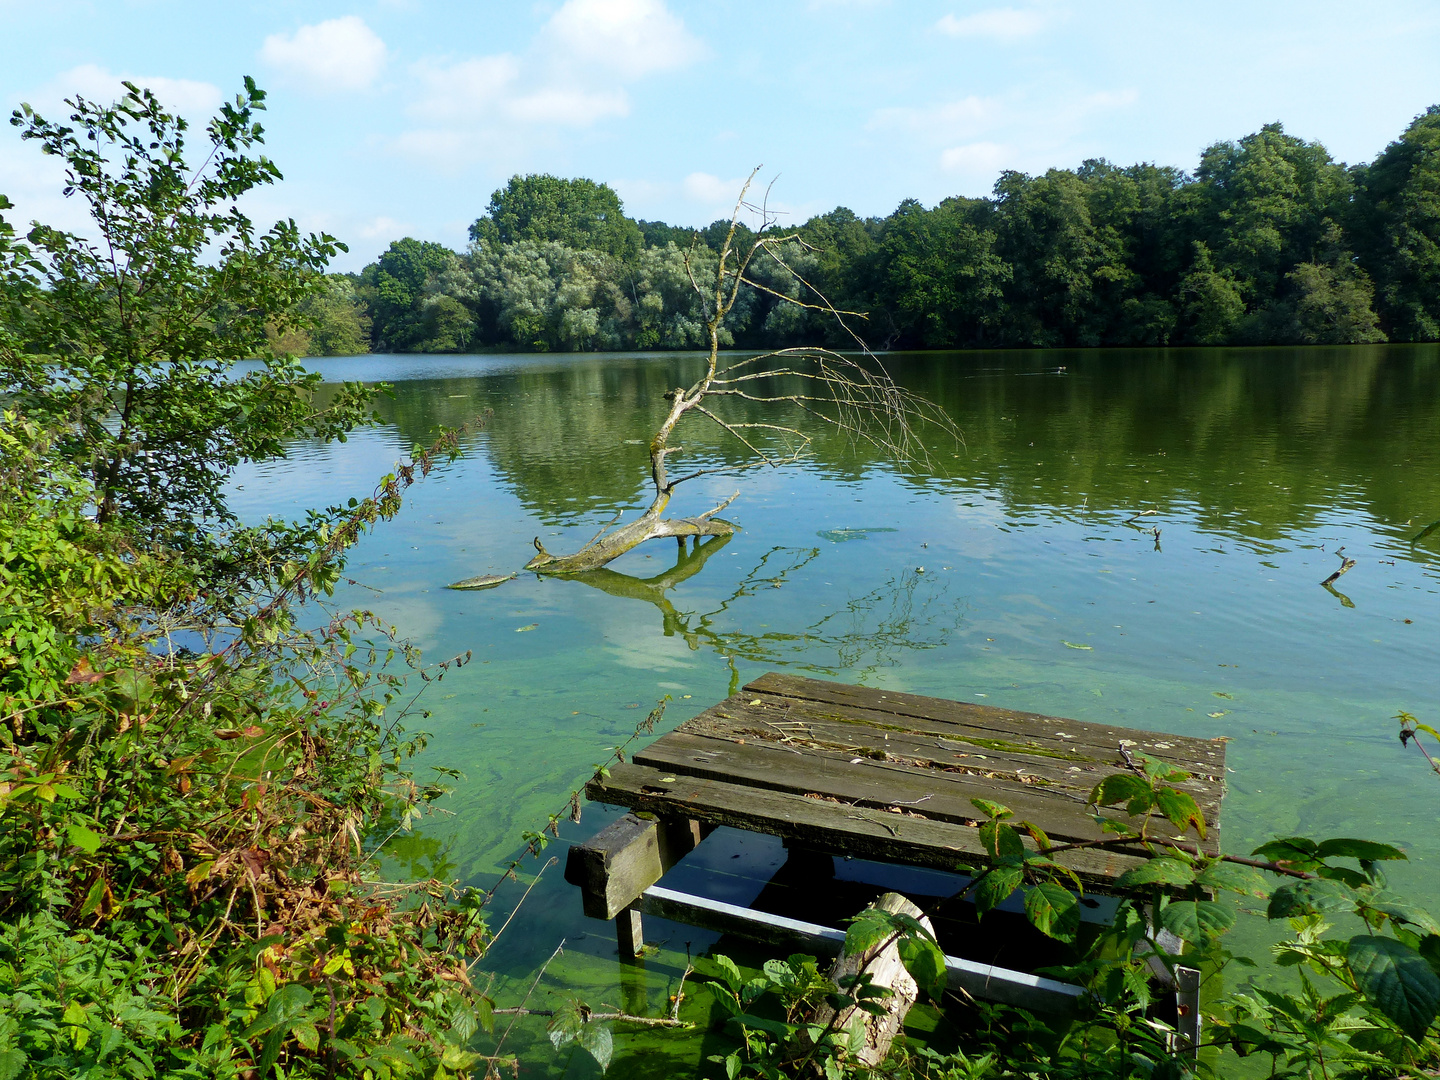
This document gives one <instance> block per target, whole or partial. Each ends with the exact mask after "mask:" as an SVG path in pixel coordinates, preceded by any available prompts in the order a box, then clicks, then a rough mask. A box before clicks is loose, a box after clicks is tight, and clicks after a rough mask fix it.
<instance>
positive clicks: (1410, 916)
mask: <svg viewBox="0 0 1440 1080" xmlns="http://www.w3.org/2000/svg"><path fill="white" fill-rule="evenodd" d="M1361 903H1362V904H1363V905H1364V906H1365V907H1367V908H1370V909H1371V910H1373V911H1378V912H1380V913H1381V914H1383V915H1388V916H1389V917H1390V918H1392V919H1394V920H1395V921H1396V922H1401V923H1406V924H1407V925H1410V926H1413V927H1415V928H1416V929H1418V930H1421V931H1423V932H1424V933H1427V934H1440V923H1437V922H1436V921H1435V919H1434V918H1433V917H1432V916H1431V914H1430V913H1429V912H1428V911H1426V910H1425V909H1424V908H1422V907H1420V905H1418V904H1412V903H1411V902H1410V901H1409V900H1407V899H1405V898H1404V897H1403V896H1399V895H1397V894H1395V893H1392V892H1376V893H1371V894H1370V895H1368V896H1364V895H1362V897H1361Z"/></svg>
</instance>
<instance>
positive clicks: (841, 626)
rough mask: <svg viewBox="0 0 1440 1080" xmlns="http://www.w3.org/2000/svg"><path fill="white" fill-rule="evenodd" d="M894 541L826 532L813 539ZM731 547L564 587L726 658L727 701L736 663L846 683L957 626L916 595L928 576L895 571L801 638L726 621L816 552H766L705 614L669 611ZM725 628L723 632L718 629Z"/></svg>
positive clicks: (593, 575) (952, 608)
mask: <svg viewBox="0 0 1440 1080" xmlns="http://www.w3.org/2000/svg"><path fill="white" fill-rule="evenodd" d="M894 531H895V530H894V529H832V530H829V531H828V532H825V533H822V534H821V535H822V536H830V535H832V534H856V535H864V534H865V533H867V532H894ZM731 539H733V536H717V537H713V538H711V539H709V540H707V541H706V542H705V543H703V544H702V543H699V538H698V537H697V538H696V542H695V543H694V545H693V546H691V547H690V548H688V549H687V548H686V546H685V542H684V541H683V540H682V541H680V543H679V550H678V552H677V554H676V559H675V565H674V566H672V567H671V568H670V569H668V570H665V571H663V572H661V573H659V574H656V575H654V576H653V577H648V578H637V577H632V576H631V575H629V574H621V573H617V572H616V571H614V570H611V569H609V568H605V569H601V570H591V571H588V572H587V573H583V574H572V575H570V576H568V577H566V578H565V579H564V580H566V581H578V582H581V583H583V584H585V585H589V586H592V587H593V588H596V589H599V590H600V591H601V592H604V593H608V594H609V595H611V596H620V597H627V598H629V599H632V600H643V601H646V602H648V603H651V604H654V605H655V606H656V607H657V608H659V609H660V616H661V627H662V633H664V635H665V636H666V637H675V636H676V635H679V636H680V637H681V638H682V639H684V641H685V644H686V645H687V646H689V647H690V649H691V650H692V651H696V650H699V649H700V647H701V644H702V643H703V644H704V645H706V646H708V647H709V648H711V649H713V650H714V651H715V653H716V654H718V655H720V656H722V657H724V658H725V660H726V661H727V663H728V664H729V668H730V685H729V689H728V693H731V694H733V693H736V692H737V691H738V690H739V689H740V682H741V679H740V667H739V664H738V663H737V661H744V662H746V663H750V664H760V665H764V666H767V667H793V668H795V669H796V670H799V671H806V672H812V673H814V674H817V675H826V676H831V677H836V676H839V675H842V674H845V675H847V676H848V677H850V678H855V677H857V676H858V675H865V674H870V673H873V672H874V671H875V669H877V668H880V667H889V666H894V665H898V664H901V663H903V658H904V655H905V654H906V653H907V652H910V651H913V650H918V649H934V648H938V647H939V646H941V645H943V644H944V643H945V640H946V637H947V635H948V633H949V632H950V631H953V630H954V629H955V627H956V626H958V624H959V622H960V620H961V618H962V614H961V612H960V610H959V608H958V605H956V604H954V603H947V602H946V600H947V598H946V595H945V594H946V592H947V586H946V585H945V584H944V583H940V584H938V585H936V586H935V587H933V588H927V587H925V586H930V585H932V584H934V583H935V581H936V579H935V577H934V576H933V575H932V576H931V577H930V578H928V579H926V578H924V576H923V575H924V573H925V568H924V567H923V566H922V567H917V568H916V569H914V570H906V571H903V572H902V573H901V574H900V575H899V576H898V577H894V578H891V579H890V580H888V581H886V582H885V583H884V584H882V585H880V586H879V587H877V588H875V589H872V590H870V592H868V593H866V594H865V595H863V596H857V597H852V598H850V599H849V600H847V601H846V602H845V604H844V605H843V607H841V608H840V609H837V610H834V611H829V612H827V613H826V614H824V615H819V616H817V617H816V618H815V619H814V620H813V621H812V622H810V623H809V624H808V625H806V626H804V627H803V628H798V629H793V630H766V632H764V633H759V632H749V631H746V630H744V629H742V628H741V626H742V625H743V624H739V625H737V624H736V622H735V620H737V619H739V618H740V617H741V616H742V615H743V612H741V611H739V610H737V605H739V604H740V602H741V601H742V600H744V599H745V598H746V597H750V596H754V595H755V594H756V593H757V591H758V590H760V589H781V588H784V587H785V586H786V584H788V583H790V582H791V580H792V579H796V578H798V576H799V573H800V571H802V570H804V569H805V568H806V567H807V566H809V564H810V563H812V562H814V561H815V559H816V558H818V557H819V555H820V549H819V548H785V547H774V548H771V549H770V550H769V551H767V552H765V553H764V554H763V555H761V556H760V559H759V561H758V562H757V563H756V564H755V565H754V566H753V567H751V568H750V570H749V571H748V572H747V573H746V574H745V575H744V576H743V577H742V578H741V579H740V582H739V584H738V585H736V586H735V588H734V589H733V590H732V591H731V593H730V595H729V596H727V597H725V598H724V599H723V600H721V601H720V602H719V603H718V604H716V605H715V606H714V607H713V609H711V610H708V611H698V610H686V611H682V610H680V609H678V608H676V606H675V604H674V602H673V600H672V599H671V598H670V596H669V595H668V594H669V592H670V591H671V590H672V589H674V588H675V587H676V586H677V585H679V584H680V583H681V582H683V581H686V580H687V579H689V578H691V577H694V576H695V575H696V574H697V573H699V572H700V569H701V568H702V567H703V566H704V565H705V563H706V560H708V559H709V558H710V557H711V556H712V555H714V554H716V553H717V552H718V551H719V550H720V549H721V548H723V547H724V546H725V545H726V544H727V543H729V542H730V540H731ZM822 606H828V605H822ZM726 625H729V626H730V629H725V628H724V627H725V626H726Z"/></svg>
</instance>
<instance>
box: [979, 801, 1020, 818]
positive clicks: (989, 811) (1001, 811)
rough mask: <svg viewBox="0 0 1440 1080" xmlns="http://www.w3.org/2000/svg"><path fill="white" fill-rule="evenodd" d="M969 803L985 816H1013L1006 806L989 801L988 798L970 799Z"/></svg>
mask: <svg viewBox="0 0 1440 1080" xmlns="http://www.w3.org/2000/svg"><path fill="white" fill-rule="evenodd" d="M970 805H971V806H973V807H975V809H977V810H979V811H980V812H981V813H982V814H985V815H986V816H987V817H992V818H996V819H1002V818H1008V817H1013V816H1014V814H1013V812H1012V811H1011V810H1010V808H1009V807H1008V806H1001V805H1000V804H999V803H998V802H991V801H990V800H989V799H971V800H970Z"/></svg>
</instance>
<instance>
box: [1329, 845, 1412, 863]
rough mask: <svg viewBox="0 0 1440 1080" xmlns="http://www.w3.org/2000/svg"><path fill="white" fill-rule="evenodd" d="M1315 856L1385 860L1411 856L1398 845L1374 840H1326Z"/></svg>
mask: <svg viewBox="0 0 1440 1080" xmlns="http://www.w3.org/2000/svg"><path fill="white" fill-rule="evenodd" d="M1315 858H1317V859H1335V858H1340V859H1359V860H1360V861H1361V862H1383V861H1385V860H1386V859H1408V858H1409V856H1408V855H1406V854H1405V852H1403V851H1401V850H1400V849H1399V848H1397V847H1391V846H1390V845H1389V844H1377V843H1376V842H1375V841H1374V840H1325V841H1323V842H1322V843H1321V844H1320V846H1319V847H1318V848H1316V849H1315Z"/></svg>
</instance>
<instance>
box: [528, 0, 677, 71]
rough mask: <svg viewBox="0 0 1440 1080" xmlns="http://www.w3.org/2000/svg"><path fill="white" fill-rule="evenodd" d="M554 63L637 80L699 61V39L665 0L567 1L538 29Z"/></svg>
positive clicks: (542, 44) (543, 44) (542, 43)
mask: <svg viewBox="0 0 1440 1080" xmlns="http://www.w3.org/2000/svg"><path fill="white" fill-rule="evenodd" d="M541 46H542V48H545V49H547V50H551V51H552V55H551V60H552V63H555V64H557V66H564V67H566V68H571V67H573V66H575V65H583V66H586V67H590V68H594V69H599V70H602V71H608V72H613V73H614V74H615V75H617V76H619V77H620V78H622V79H638V78H641V77H643V76H645V75H650V74H653V73H654V72H657V71H671V70H674V69H675V68H678V67H681V66H682V65H684V64H687V63H689V62H690V61H692V60H695V59H697V58H698V57H699V56H700V55H701V53H702V52H703V48H702V46H701V45H700V42H699V41H697V40H696V39H695V38H694V37H692V36H691V35H690V32H689V31H688V30H686V29H685V24H684V23H683V22H681V21H680V19H678V18H677V17H676V16H674V15H672V14H671V13H670V12H669V11H668V10H666V7H665V4H664V2H663V0H568V2H567V3H566V4H565V6H564V7H562V8H561V9H560V10H559V11H557V12H556V13H555V14H554V15H553V16H552V17H551V19H550V21H549V22H548V23H547V24H546V26H545V29H544V30H543V31H542V32H541Z"/></svg>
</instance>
